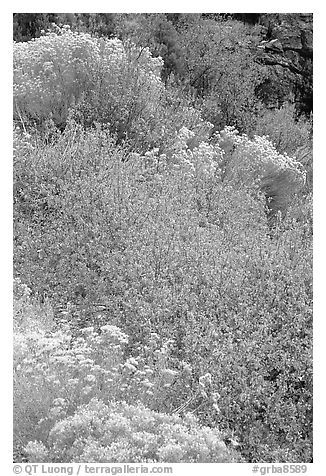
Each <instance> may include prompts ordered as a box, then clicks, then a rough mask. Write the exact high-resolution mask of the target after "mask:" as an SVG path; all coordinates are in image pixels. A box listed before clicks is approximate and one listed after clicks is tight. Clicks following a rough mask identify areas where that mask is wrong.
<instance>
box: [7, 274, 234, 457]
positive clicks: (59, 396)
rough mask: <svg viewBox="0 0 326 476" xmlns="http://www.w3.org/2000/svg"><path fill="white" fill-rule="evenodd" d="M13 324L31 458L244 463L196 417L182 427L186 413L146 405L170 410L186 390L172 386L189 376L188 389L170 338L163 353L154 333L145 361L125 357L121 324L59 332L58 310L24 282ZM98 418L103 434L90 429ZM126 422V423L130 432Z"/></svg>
mask: <svg viewBox="0 0 326 476" xmlns="http://www.w3.org/2000/svg"><path fill="white" fill-rule="evenodd" d="M14 322H15V339H14V409H15V412H14V434H15V445H16V448H17V447H18V448H20V453H21V454H23V452H24V451H25V454H27V455H28V459H29V461H34V462H35V461H42V460H43V461H44V460H49V461H52V462H59V461H60V462H68V461H69V462H70V461H84V460H85V461H90V460H87V458H91V460H92V461H95V462H120V461H131V462H136V461H143V462H148V461H170V462H180V461H184V462H228V461H233V460H236V459H237V458H238V457H236V456H235V455H232V453H230V452H229V451H227V449H226V447H225V444H224V443H223V442H222V435H220V434H219V432H218V431H217V430H211V429H209V428H202V427H200V426H199V424H198V421H197V420H196V418H195V417H190V416H189V417H187V418H186V419H185V420H183V421H182V422H181V419H180V417H179V416H177V414H175V415H174V416H169V415H166V414H162V413H161V414H158V413H154V412H152V411H150V410H149V409H148V408H146V407H144V403H147V404H149V405H152V406H153V405H154V406H160V407H161V408H162V407H163V403H164V400H166V398H167V396H168V395H169V394H171V393H172V394H175V393H176V392H177V391H178V390H177V388H174V389H172V387H173V386H174V385H175V383H176V380H177V379H180V380H183V382H182V383H181V382H180V386H181V385H184V384H185V383H186V377H185V376H186V374H187V369H186V366H184V369H182V370H180V371H176V370H173V369H170V368H169V367H168V366H167V364H168V354H169V346H170V345H171V342H166V343H165V344H164V345H162V347H160V340H161V339H160V337H159V336H158V335H157V334H153V335H152V337H151V339H149V340H148V344H147V345H145V346H144V347H143V348H142V349H141V352H140V353H139V355H138V356H136V358H135V357H134V358H131V357H130V358H126V357H124V349H125V346H126V344H127V342H128V336H127V335H126V334H124V333H123V332H121V330H120V329H119V328H117V327H116V326H112V325H106V326H102V327H101V329H100V332H95V331H94V329H93V328H86V329H84V330H83V332H82V333H81V334H80V336H79V337H78V338H76V337H75V338H73V337H72V335H71V332H70V328H69V325H68V324H67V322H66V323H65V324H63V323H62V324H61V327H60V329H59V328H56V327H55V326H54V322H53V320H52V316H51V309H50V308H49V307H48V306H45V305H39V304H37V302H35V300H34V301H33V300H32V299H31V298H30V291H29V289H28V288H27V287H26V286H24V285H22V283H21V282H20V280H18V279H16V280H15V313H14ZM42 322H43V325H40V323H42ZM188 367H189V366H188ZM188 374H189V372H188ZM188 378H189V375H188ZM205 378H206V379H207V377H202V378H201V379H199V383H198V389H201V388H203V389H205V385H204V383H203V379H204V380H205ZM187 387H188V388H189V385H187ZM197 393H198V392H197ZM201 393H203V392H201ZM207 398H208V396H207ZM98 399H100V401H99V402H98ZM102 401H103V402H107V404H108V405H109V407H106V405H105V404H104V403H102ZM122 401H123V402H124V403H119V402H122ZM125 402H130V403H133V404H134V405H136V404H138V406H137V407H135V406H132V407H130V406H128V405H127V404H126V403H125ZM183 403H184V402H183ZM80 405H84V407H80ZM184 408H185V409H186V408H187V406H186V405H185V406H184ZM95 414H96V415H97V416H96V418H98V423H99V425H100V426H99V428H98V430H100V433H99V432H98V430H96V429H95V427H94V426H93V425H92V426H90V424H89V423H90V419H91V420H92V421H94V420H93V416H95ZM92 415H93V416H92ZM112 419H113V420H114V422H115V423H114V422H113V420H112ZM118 421H120V423H122V422H124V423H123V424H122V426H120V425H118ZM80 425H81V426H80ZM112 425H113V426H112ZM117 425H118V426H117ZM77 427H78V428H79V430H77ZM113 428H115V429H113ZM120 430H121V431H120ZM62 432H63V433H62ZM87 432H89V434H88V435H86V433H87ZM69 435H70V436H69ZM73 435H75V437H74V436H73ZM81 437H82V440H81ZM71 438H72V440H71ZM74 439H75V441H73V440H74ZM36 441H37V443H36ZM82 441H84V444H82ZM44 445H45V446H44ZM83 445H84V446H83ZM46 447H47V448H48V450H46V449H45V448H46ZM24 448H25V450H24ZM16 451H17V450H16ZM42 458H43V459H42Z"/></svg>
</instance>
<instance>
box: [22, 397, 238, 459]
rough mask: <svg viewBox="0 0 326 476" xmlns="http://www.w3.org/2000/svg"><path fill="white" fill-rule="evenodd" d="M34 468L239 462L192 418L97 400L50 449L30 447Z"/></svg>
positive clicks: (54, 435) (61, 428) (69, 422)
mask: <svg viewBox="0 0 326 476" xmlns="http://www.w3.org/2000/svg"><path fill="white" fill-rule="evenodd" d="M27 452H28V453H29V454H30V457H31V461H32V462H41V461H44V460H50V461H53V462H65V463H66V462H89V463H91V462H96V463H129V462H132V463H137V462H145V463H155V462H169V463H180V462H182V463H210V462H214V463H229V462H236V461H238V460H239V458H237V457H236V456H235V455H234V454H232V452H231V451H230V450H228V449H227V448H226V445H225V443H223V441H221V437H220V434H219V432H218V431H217V430H212V429H210V428H205V427H200V426H199V425H198V421H197V419H196V418H195V417H193V416H192V415H187V416H186V417H185V418H183V419H182V420H181V418H180V417H178V416H170V415H165V414H162V413H155V412H152V411H150V410H148V409H146V408H145V407H144V406H142V405H139V406H137V407H135V406H133V405H127V404H126V403H124V402H122V403H110V404H109V405H105V404H104V403H103V402H100V401H98V400H97V399H93V400H91V402H90V403H89V404H88V405H84V406H81V407H79V408H78V409H77V411H76V412H75V414H74V415H73V416H71V417H68V418H66V419H63V420H61V421H59V422H57V423H56V424H55V425H54V427H53V429H52V430H51V432H50V435H49V443H48V446H44V445H42V443H40V442H37V441H35V442H31V443H29V444H28V446H27Z"/></svg>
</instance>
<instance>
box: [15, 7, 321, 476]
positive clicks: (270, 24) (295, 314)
mask: <svg viewBox="0 0 326 476" xmlns="http://www.w3.org/2000/svg"><path fill="white" fill-rule="evenodd" d="M103 4H104V11H105V9H107V10H109V11H112V10H113V11H114V10H115V6H114V4H112V3H109V2H108V3H107V4H105V3H104V2H103ZM21 5H22V8H23V9H24V8H26V10H27V11H29V5H28V2H26V4H25V6H24V4H21ZM86 5H87V7H88V8H89V10H92V8H93V6H92V4H91V3H88V4H84V5H83V8H87V7H86ZM269 6H271V5H269ZM116 7H118V5H116ZM134 7H135V8H137V6H136V5H133V8H131V9H130V11H129V12H128V11H125V12H119V13H104V12H103V11H101V12H100V13H94V12H92V13H80V12H79V13H35V12H33V13H22V12H23V11H24V10H22V12H20V13H13V14H11V17H12V34H13V39H12V40H10V41H13V50H12V51H13V58H12V73H13V75H12V81H13V83H12V86H13V102H12V110H13V126H12V127H13V136H12V137H13V149H12V153H13V165H12V172H13V175H12V177H13V184H12V187H13V188H12V191H13V198H12V203H13V205H12V209H13V217H12V218H13V264H12V279H13V293H12V294H13V395H12V397H13V450H12V452H13V458H12V459H13V463H14V473H16V474H19V473H20V472H22V474H30V475H31V474H43V473H44V472H45V469H46V470H47V472H48V473H51V472H52V473H56V474H63V473H66V474H87V472H93V473H94V474H95V473H96V474H100V470H99V469H98V468H100V469H101V468H104V469H103V471H102V470H101V471H102V472H103V474H104V472H105V471H104V470H105V468H106V469H107V471H106V473H107V474H109V473H110V474H118V473H122V474H123V473H125V474H127V473H136V472H138V473H139V474H140V473H141V472H154V473H155V472H156V473H164V474H172V473H173V472H174V473H175V474H177V469H175V470H174V469H173V471H172V468H178V465H174V463H194V464H195V463H211V464H215V465H216V464H221V463H241V464H243V463H247V464H248V463H250V465H249V466H248V468H249V469H248V470H246V471H245V472H243V473H241V474H257V475H265V474H271V473H272V472H279V473H281V472H283V473H296V474H304V473H307V474H310V473H309V468H311V466H312V465H310V463H313V462H314V459H313V19H314V17H315V15H314V14H313V13H290V11H289V12H288V13H276V12H273V13H236V12H232V13H227V12H226V13H217V12H216V13H215V12H214V10H218V8H219V4H218V3H215V4H212V6H211V9H210V10H209V9H207V10H206V12H205V8H204V5H203V10H204V11H203V12H196V13H167V12H162V13H159V12H155V13H146V11H144V12H138V13H135V11H137V10H135V11H134ZM198 7H199V8H201V7H200V5H199V6H198V5H196V10H197V9H198ZM230 7H231V6H230ZM42 8H45V9H47V8H49V10H50V5H48V6H47V5H46V2H44V4H43V7H42ZM52 8H53V9H56V7H55V4H54V3H53V4H52ZM176 8H177V5H176ZM224 8H225V5H224ZM67 9H69V2H68V3H67ZM116 9H118V8H116ZM190 9H191V5H190ZM230 9H231V8H230ZM243 9H244V10H245V4H243ZM261 9H262V10H263V9H266V10H269V9H268V8H267V5H265V6H263V4H261ZM307 9H309V4H307ZM76 10H78V9H77V8H76ZM76 10H73V11H76ZM140 10H141V9H139V11H140ZM163 10H164V8H163V7H162V11H163ZM208 10H209V12H207V11H208ZM212 10H213V12H212ZM17 11H18V10H17ZM148 11H150V9H149V10H148ZM240 11H241V10H240ZM10 34H11V31H10ZM9 94H10V93H9ZM10 120H11V118H10ZM74 463H76V464H75V465H73V464H74ZM42 464H47V465H48V466H46V467H45V466H42ZM70 464H71V466H69V465H70ZM51 465H52V466H51ZM78 465H79V466H78ZM85 465H86V466H85ZM87 465H91V466H90V467H88V466H87ZM96 465H98V466H96ZM128 465H129V466H128ZM309 465H310V466H309ZM237 466H239V467H241V465H237ZM78 467H79V468H81V471H85V472H81V473H79V470H78V472H77V469H76V468H78ZM209 467H211V466H209V465H208V466H207V468H209ZM214 467H215V468H216V469H215V473H211V474H216V475H218V474H229V473H226V472H225V473H223V472H220V471H219V469H218V468H219V466H214ZM15 468H18V470H17V471H16V470H15ZM24 468H25V469H24ZM26 468H30V469H26ZM31 468H38V471H39V472H37V471H36V469H35V471H34V472H32V469H31ZM41 468H43V469H44V471H43V469H42V471H43V472H42V471H41ZM69 468H72V470H71V472H69V471H68V470H69ZM85 468H86V469H85ZM87 468H90V469H91V470H92V469H94V471H91V470H90V471H88V470H87ZM114 468H118V469H115V470H113V469H114ZM119 468H120V471H119ZM128 468H129V469H128ZM136 468H138V470H137V471H136ZM148 468H151V469H148ZM155 468H156V469H155ZM251 468H252V469H251ZM267 468H269V471H267ZM275 468H276V469H275ZM19 469H21V471H20V470H19ZM274 469H275V471H274ZM281 469H282V471H281ZM73 470H74V472H73ZM95 470H96V471H95ZM28 471H30V472H28ZM114 471H116V472H114ZM195 471H196V469H195ZM8 474H9V473H8ZM101 474H102V473H101ZM184 474H187V473H184ZM230 474H231V473H230ZM237 474H238V473H237ZM239 474H240V473H239ZM316 474H317V473H316ZM320 474H321V473H320Z"/></svg>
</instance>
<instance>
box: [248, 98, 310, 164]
mask: <svg viewBox="0 0 326 476" xmlns="http://www.w3.org/2000/svg"><path fill="white" fill-rule="evenodd" d="M255 132H256V134H257V135H258V136H268V138H269V140H270V141H271V142H272V143H273V144H274V146H275V148H276V149H277V150H278V151H279V152H281V153H286V154H289V155H295V153H296V152H297V150H298V149H299V148H301V147H304V146H307V145H309V143H310V142H311V139H312V137H311V132H312V124H311V121H307V120H306V119H304V118H303V117H299V118H298V117H297V115H296V113H295V106H294V104H285V105H283V106H282V107H281V108H280V109H272V110H270V111H265V112H264V114H262V116H261V117H260V118H259V119H258V121H257V124H256V129H255Z"/></svg>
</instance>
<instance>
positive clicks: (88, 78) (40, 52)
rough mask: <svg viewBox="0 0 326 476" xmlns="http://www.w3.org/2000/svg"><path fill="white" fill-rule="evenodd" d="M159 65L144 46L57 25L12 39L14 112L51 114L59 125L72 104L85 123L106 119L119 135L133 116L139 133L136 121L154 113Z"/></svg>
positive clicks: (28, 116) (27, 116)
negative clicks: (33, 35)
mask: <svg viewBox="0 0 326 476" xmlns="http://www.w3.org/2000/svg"><path fill="white" fill-rule="evenodd" d="M161 66H162V62H161V60H160V59H158V58H155V59H154V58H152V57H151V55H150V53H149V51H148V50H143V51H141V50H139V48H135V47H133V46H131V45H130V46H129V47H125V46H124V45H123V44H122V43H121V42H120V41H119V40H117V39H113V40H108V39H97V38H94V37H92V36H91V35H89V34H86V33H76V32H75V33H73V32H71V31H70V29H69V28H68V27H64V28H63V29H62V30H60V29H59V28H58V30H57V31H55V32H51V33H48V34H47V35H45V36H42V37H40V38H37V39H35V40H32V41H29V42H26V43H15V44H14V117H15V118H16V119H17V120H20V119H21V120H27V121H28V120H34V121H37V122H38V123H42V122H44V121H45V120H46V119H49V118H52V119H53V121H54V122H55V124H57V125H59V126H64V125H65V124H66V121H67V117H68V111H69V108H70V107H72V106H74V105H78V106H79V110H80V109H82V111H80V113H81V114H83V119H84V121H89V123H90V124H92V122H93V121H94V120H96V121H98V122H108V123H111V124H112V126H113V130H114V131H115V132H117V133H118V134H120V135H123V134H125V133H126V130H127V128H128V129H129V130H130V131H132V130H133V126H135V125H136V121H137V127H138V133H141V130H139V128H141V127H142V126H141V124H142V121H145V122H146V123H150V121H151V117H152V116H153V115H155V106H156V104H157V102H158V101H159V97H160V91H161V89H162V85H161V82H160V68H161ZM82 100H83V101H84V102H81V103H80V101H82ZM85 108H86V109H85Z"/></svg>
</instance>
